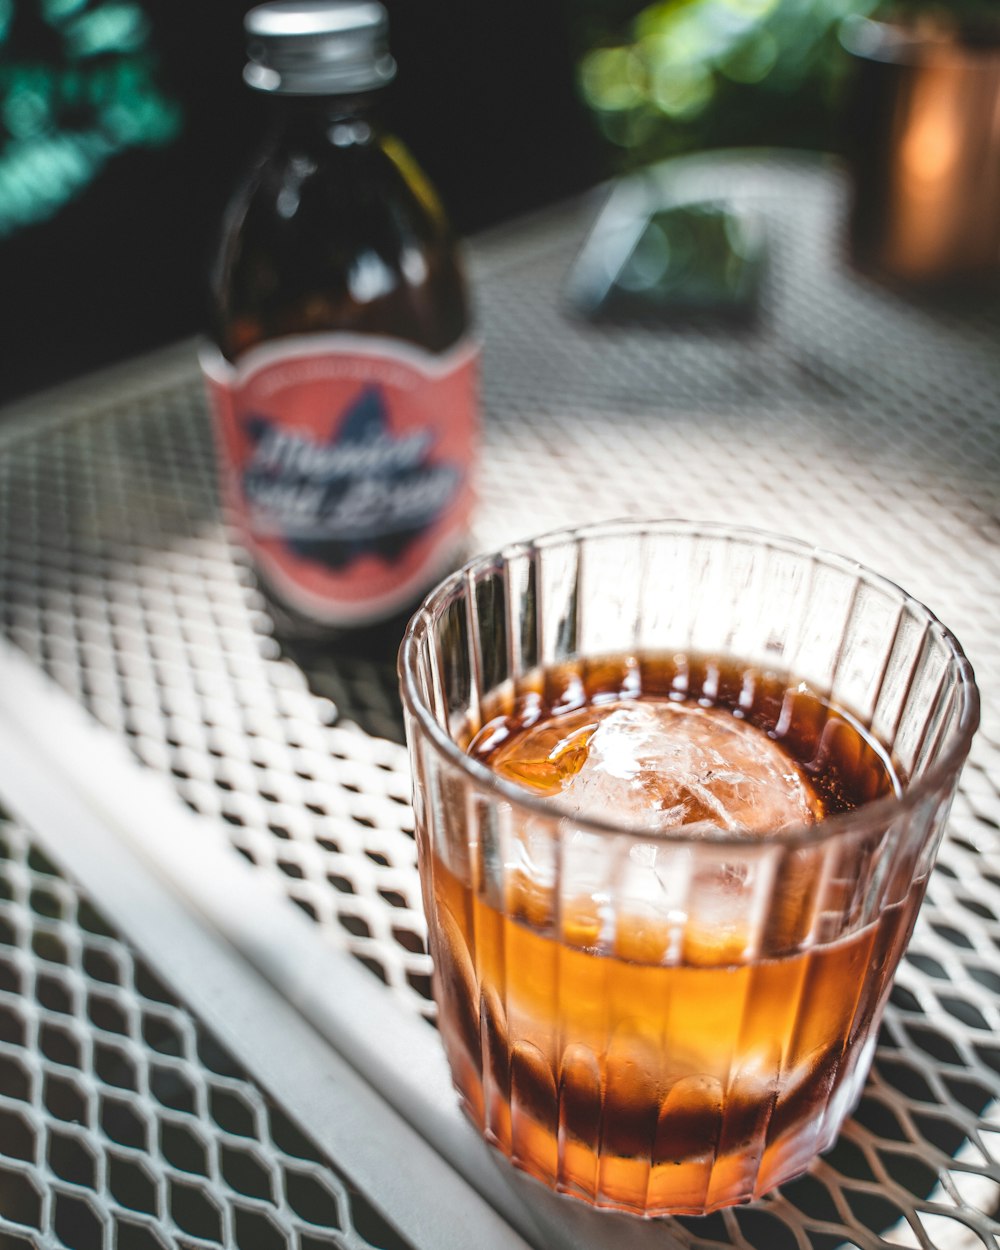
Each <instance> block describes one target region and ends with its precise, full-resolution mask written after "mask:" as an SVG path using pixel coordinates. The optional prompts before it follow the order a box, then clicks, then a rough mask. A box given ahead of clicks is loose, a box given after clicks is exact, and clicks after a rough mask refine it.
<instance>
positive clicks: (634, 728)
mask: <svg viewBox="0 0 1000 1250" xmlns="http://www.w3.org/2000/svg"><path fill="white" fill-rule="evenodd" d="M539 728H540V729H542V733H541V734H540V735H538V739H537V741H536V740H534V735H532V734H530V733H529V734H528V735H527V737H526V738H525V739H522V740H521V742H519V744H518V747H517V750H516V752H514V753H512V757H511V758H509V759H504V760H501V759H500V758H497V759H496V760H495V761H494V766H495V767H497V766H499V767H500V769H501V771H503V772H505V773H507V775H508V776H510V777H511V778H512V779H516V780H520V781H522V782H527V783H528V784H532V783H534V788H536V789H539V790H541V791H542V792H543V793H547V794H558V795H560V797H561V799H562V800H563V802H564V803H567V802H568V803H569V805H570V807H571V809H572V811H573V812H574V813H575V814H577V815H581V816H592V817H596V818H601V817H609V816H610V817H612V818H614V819H621V818H622V817H624V818H626V819H628V820H630V821H632V822H633V823H635V824H638V825H640V826H642V827H645V828H648V829H650V830H656V831H660V832H665V831H668V830H671V829H676V828H679V827H681V826H682V825H697V824H703V825H707V826H708V825H710V826H714V827H716V828H722V829H729V830H744V831H748V832H753V833H767V832H774V831H777V830H780V829H787V828H790V827H792V826H795V825H800V824H809V823H811V822H812V821H814V820H816V819H818V818H819V817H820V816H821V815H822V804H821V802H820V800H819V799H818V797H817V795H816V794H815V792H814V790H813V788H812V786H811V785H810V783H809V781H808V779H807V777H806V776H805V775H804V773H803V772H802V770H801V769H800V768H799V766H798V764H797V763H796V762H795V760H794V759H792V757H791V756H790V755H788V754H787V753H786V751H785V750H784V749H783V748H782V747H781V746H780V745H779V744H778V743H777V742H775V741H773V740H772V739H770V738H769V737H768V736H767V735H766V734H765V733H764V732H763V731H762V730H760V729H758V728H757V727H756V726H754V725H751V724H749V723H748V722H747V721H744V720H740V719H738V718H737V717H735V716H733V714H732V713H731V712H730V711H728V710H726V709H724V708H718V707H702V706H700V705H698V704H693V703H673V702H667V701H663V702H656V703H654V702H651V701H649V702H647V701H641V700H632V701H619V702H616V703H611V704H604V705H602V706H600V707H590V708H586V709H581V710H580V711H578V712H574V713H570V714H566V715H563V716H560V717H558V718H553V719H552V720H550V721H548V722H547V723H546V724H545V726H544V728H543V727H541V726H540V727H539ZM514 755H516V758H513V756H514Z"/></svg>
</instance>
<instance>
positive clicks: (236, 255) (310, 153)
mask: <svg viewBox="0 0 1000 1250" xmlns="http://www.w3.org/2000/svg"><path fill="white" fill-rule="evenodd" d="M341 124H342V125H345V124H346V123H341ZM351 124H352V126H354V127H355V128H357V127H358V126H359V125H361V123H358V122H354V123H351ZM337 140H338V134H337V130H336V125H334V126H332V127H329V128H328V129H327V130H326V132H325V133H324V134H322V135H317V134H316V133H315V132H312V131H310V132H304V133H303V132H292V133H285V134H284V135H282V136H281V137H280V138H279V139H277V140H274V139H272V141H271V143H270V145H269V146H268V148H267V150H266V151H265V153H264V154H263V157H262V159H260V160H259V161H258V162H257V164H256V166H255V168H254V170H253V172H252V173H251V175H250V176H249V178H248V179H247V180H246V182H245V183H244V185H243V187H242V188H241V189H240V191H239V192H238V193H237V195H236V196H235V197H234V200H233V202H232V204H231V206H230V210H229V213H228V214H227V219H226V222H225V227H224V233H223V239H222V243H221V246H220V249H219V253H218V257H217V261H216V265H215V268H214V272H213V278H212V301H211V303H212V307H211V317H212V322H213V327H212V328H213V336H214V337H215V338H216V339H217V341H218V342H219V345H220V347H222V350H223V354H224V355H227V356H230V357H231V358H232V356H233V355H234V354H235V353H238V352H239V351H240V350H242V349H244V348H245V347H246V346H249V345H252V343H253V342H260V341H263V340H266V339H268V338H270V337H275V336H277V335H281V334H292V333H295V334H301V333H308V332H310V331H330V330H338V329H344V330H351V331H354V332H360V333H373V334H374V333H378V334H383V335H388V336H390V337H398V338H401V339H404V340H406V341H409V342H411V343H416V344H418V345H420V346H424V347H427V348H429V349H430V350H433V351H441V350H444V349H446V348H447V347H449V346H451V345H452V344H453V343H454V342H455V341H457V340H458V338H460V337H461V335H462V333H463V332H464V330H465V328H466V324H467V320H468V311H467V299H466V291H465V284H464V277H463V274H462V268H461V261H460V258H459V255H458V252H457V248H456V245H455V242H454V239H453V236H452V233H451V230H450V228H449V225H448V223H447V220H446V218H445V216H444V213H443V212H442V210H441V208H440V204H439V202H438V200H437V197H436V195H435V194H434V192H433V190H432V188H431V186H430V184H429V183H428V181H427V180H426V178H425V177H424V176H423V174H422V173H421V172H420V170H419V167H418V166H417V165H416V164H415V163H414V162H413V161H412V158H410V157H409V155H408V153H407V152H406V149H405V148H404V147H403V145H402V144H401V143H400V142H399V141H398V140H397V139H395V138H394V137H392V136H391V135H386V134H384V133H381V132H378V131H376V130H374V129H372V130H371V131H370V132H369V133H367V134H364V133H362V134H358V133H355V134H353V135H351V134H342V135H340V142H338V141H337Z"/></svg>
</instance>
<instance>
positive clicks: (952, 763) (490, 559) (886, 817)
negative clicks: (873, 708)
mask: <svg viewBox="0 0 1000 1250" xmlns="http://www.w3.org/2000/svg"><path fill="white" fill-rule="evenodd" d="M664 532H667V533H675V534H689V535H695V536H699V535H700V536H703V537H706V538H716V539H721V538H728V539H738V540H742V541H744V542H748V543H753V544H754V545H756V546H758V547H764V548H769V549H771V550H777V551H785V552H788V553H790V554H792V555H799V556H809V557H810V558H812V559H814V560H817V559H818V560H820V561H821V562H823V563H825V564H826V565H827V566H828V567H833V568H839V569H841V570H843V571H844V572H847V573H850V574H852V575H853V576H855V577H858V576H860V577H862V578H864V579H865V580H867V581H868V582H869V583H870V584H874V585H878V586H881V587H882V588H883V589H885V590H888V591H890V592H892V594H893V595H894V597H898V600H899V606H900V609H902V608H904V607H906V606H909V607H911V608H912V609H916V610H917V611H918V612H919V613H920V614H922V616H923V618H924V621H925V623H926V626H927V628H928V629H930V630H934V631H935V632H936V633H937V635H938V637H939V638H940V639H941V641H942V642H944V644H945V645H946V647H947V648H948V650H949V651H950V653H951V660H952V663H953V664H954V666H955V667H956V669H957V677H958V689H959V695H960V698H961V707H960V709H959V718H958V724H957V727H956V731H955V734H954V741H953V742H951V743H949V745H948V747H947V748H946V749H945V751H944V752H943V754H942V756H941V758H940V759H939V760H936V761H935V763H934V764H933V765H932V766H931V767H930V768H929V769H928V770H927V771H926V773H924V775H923V776H921V777H919V778H918V779H917V780H916V781H915V782H912V783H911V784H908V785H907V786H906V787H905V788H904V790H903V793H902V794H900V795H896V794H891V795H886V796H883V797H882V798H879V799H875V800H873V801H872V802H870V803H865V804H863V805H862V806H860V807H856V808H854V809H852V810H851V811H848V812H840V813H837V814H835V815H832V816H827V817H825V818H824V819H822V820H818V821H814V822H812V823H811V824H807V825H806V824H800V825H793V826H791V827H789V828H787V829H781V830H777V831H774V832H756V833H755V832H752V831H750V830H746V831H741V830H735V831H734V830H730V829H720V828H716V827H714V826H712V827H706V826H704V825H690V826H684V825H681V826H680V827H678V828H675V829H668V830H664V831H658V830H657V829H655V828H650V826H649V825H637V824H635V823H633V822H629V821H627V820H613V819H604V818H601V817H597V816H584V815H580V814H578V813H575V812H572V811H570V810H568V808H567V807H566V806H565V805H563V804H562V803H560V801H559V796H543V795H536V794H533V793H532V792H531V791H530V790H528V789H527V788H525V787H522V786H519V785H517V784H516V783H515V782H512V781H508V780H507V779H506V778H504V777H501V776H499V775H498V774H497V773H495V772H493V770H492V769H490V768H488V767H487V766H486V765H485V764H482V763H480V762H479V761H478V760H476V759H473V757H472V756H471V755H469V754H468V753H467V752H466V751H464V750H462V748H461V747H459V746H458V744H457V743H456V742H455V741H454V740H453V739H452V738H451V737H450V735H449V734H448V733H447V732H446V731H445V730H444V728H442V726H441V725H439V724H438V722H437V720H436V719H435V717H434V715H433V712H432V710H431V708H430V707H429V706H428V705H427V703H425V701H424V700H423V699H422V698H421V695H420V691H419V690H418V688H417V682H416V659H417V651H418V649H419V647H420V644H421V642H422V640H423V639H424V638H425V637H426V635H427V633H428V631H429V629H430V626H431V624H432V622H433V620H434V619H435V617H436V616H437V615H438V614H439V613H440V612H441V610H442V609H443V608H444V607H446V606H447V605H448V604H449V603H451V602H453V601H454V600H455V599H456V598H457V597H458V595H459V593H460V592H461V590H462V589H464V588H468V587H470V586H471V585H473V580H472V579H473V577H474V576H475V574H476V573H483V572H487V571H495V570H499V569H501V568H503V567H504V565H505V564H506V563H508V562H509V560H510V559H511V558H513V557H514V556H518V555H530V554H531V553H532V552H537V551H542V550H545V549H546V548H552V547H557V546H560V545H566V544H569V543H572V544H579V543H580V542H581V541H584V540H587V539H597V538H603V537H608V536H618V537H627V536H633V537H640V536H642V535H646V534H656V533H664ZM581 658H586V657H581ZM736 658H738V657H736ZM397 672H398V675H399V683H400V693H401V695H402V698H403V702H404V704H405V706H406V708H407V710H408V711H409V713H410V715H411V716H412V717H413V718H414V720H415V721H416V723H417V725H418V726H419V727H420V730H421V731H422V732H423V734H424V735H425V736H426V738H427V739H428V740H429V741H430V743H431V744H432V745H433V747H434V748H435V750H436V752H437V754H438V755H439V756H440V757H441V758H442V759H443V760H444V761H445V762H446V763H447V764H448V765H450V766H451V767H452V768H454V769H457V770H458V772H459V773H461V774H463V775H464V776H465V778H466V779H467V780H468V781H469V782H471V783H472V784H473V786H474V787H475V789H476V790H477V791H478V792H479V793H481V794H483V795H484V796H487V797H489V798H492V799H494V800H495V799H498V798H499V799H503V800H504V801H505V802H507V803H509V804H511V806H512V807H513V808H514V809H516V810H521V811H524V812H526V813H527V814H530V815H533V816H541V817H543V818H545V819H546V820H548V821H556V822H558V823H559V824H561V825H565V824H571V825H572V827H573V829H574V830H580V831H581V832H584V833H589V834H594V835H597V836H601V837H629V838H633V839H637V840H641V841H643V842H657V841H662V842H663V843H664V844H674V845H677V844H681V845H696V844H701V845H704V844H712V845H717V846H732V847H734V848H735V847H742V848H743V849H744V850H745V849H746V848H747V847H748V846H752V845H758V846H761V845H780V846H787V847H799V846H808V845H813V844H817V843H822V842H827V841H830V840H833V839H835V838H837V837H839V836H841V835H842V834H847V833H849V832H850V833H864V832H867V831H870V830H878V829H880V828H885V827H886V826H887V825H888V824H890V823H891V822H892V821H894V820H897V819H898V818H899V817H900V816H902V815H904V814H906V813H908V812H910V811H912V810H913V809H914V808H916V807H918V806H919V805H920V803H921V802H923V801H924V799H926V798H927V797H928V795H930V794H933V793H934V792H935V791H936V790H939V789H941V788H942V786H944V785H945V784H946V782H947V780H948V778H949V777H950V776H955V777H957V775H958V773H959V772H960V770H961V768H962V765H963V764H964V762H965V759H966V757H967V756H968V753H969V748H970V746H971V744H972V739H973V737H974V735H975V733H976V730H977V729H978V727H979V707H980V699H979V688H978V686H977V685H976V679H975V673H974V671H973V668H972V664H971V662H970V661H969V659H968V657H967V656H966V654H965V652H964V650H963V649H962V646H961V644H960V643H959V641H958V639H957V638H956V637H955V635H954V634H953V633H952V632H951V630H950V629H948V628H947V626H945V625H944V624H943V623H942V622H941V621H940V620H939V618H938V617H937V616H936V615H935V614H934V613H933V612H932V611H931V610H930V608H928V607H927V606H926V605H925V604H923V603H921V602H920V600H919V599H915V598H914V597H913V596H912V595H911V594H909V593H908V592H907V591H905V590H904V589H903V588H902V587H901V586H900V585H898V584H897V583H896V582H894V581H892V580H891V579H890V578H888V577H885V576H883V575H882V574H881V573H876V572H874V570H872V569H869V568H868V567H866V566H865V565H863V564H861V563H859V562H858V561H857V560H851V559H849V558H848V557H846V556H841V555H838V554H837V553H836V552H832V551H828V550H827V549H825V548H823V547H819V546H816V545H814V544H812V543H808V542H805V541H803V540H801V539H797V538H788V537H786V536H784V535H781V534H775V533H773V532H770V531H768V530H762V529H757V528H754V527H752V526H739V525H728V524H726V523H725V522H714V521H709V522H700V521H691V520H684V519H681V518H662V519H661V518H622V519H620V520H612V521H604V522H596V523H591V524H586V525H580V526H566V527H563V528H561V529H558V530H552V531H550V532H548V533H545V534H541V535H539V536H537V537H535V538H528V539H523V540H519V541H516V542H512V543H508V544H506V545H505V546H503V547H501V548H500V549H499V550H497V551H494V552H489V553H486V554H482V555H478V556H475V557H473V558H472V559H470V560H468V561H467V562H466V563H465V564H463V565H462V567H461V568H459V569H456V570H455V571H454V572H453V573H451V574H449V575H448V576H447V577H446V578H444V580H443V581H441V582H440V583H439V584H438V585H437V586H436V587H434V589H433V590H431V591H430V592H429V593H428V595H427V596H426V598H425V599H424V601H423V603H422V604H421V605H420V607H419V608H418V609H417V611H416V612H415V613H414V615H413V616H412V617H411V619H410V621H409V624H408V625H407V628H406V632H405V634H404V635H403V640H402V642H401V643H400V647H399V653H398V657H397ZM844 710H845V711H846V712H851V709H850V708H845V709H844ZM852 715H853V713H852ZM859 723H860V724H862V725H864V723H865V722H864V721H863V720H860V719H859Z"/></svg>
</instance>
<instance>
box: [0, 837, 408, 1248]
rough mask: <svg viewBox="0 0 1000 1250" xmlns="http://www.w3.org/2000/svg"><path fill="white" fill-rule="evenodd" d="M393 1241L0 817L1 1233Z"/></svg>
mask: <svg viewBox="0 0 1000 1250" xmlns="http://www.w3.org/2000/svg"><path fill="white" fill-rule="evenodd" d="M39 1236H40V1237H41V1238H42V1239H43V1244H45V1245H46V1246H48V1245H54V1244H56V1243H58V1244H60V1245H63V1246H68V1247H71V1248H72V1250H103V1248H104V1247H107V1248H108V1250H110V1248H111V1247H117V1248H118V1250H125V1248H126V1247H128V1248H130V1250H155V1248H156V1247H166V1246H178V1247H180V1246H183V1247H192V1248H193V1247H196V1246H197V1247H209V1246H220V1245H222V1246H227V1247H239V1250H271V1248H273V1250H284V1248H285V1247H289V1248H294V1250H322V1248H323V1247H337V1248H338V1250H345V1248H346V1247H351V1248H352V1250H367V1248H368V1247H371V1246H375V1247H383V1248H385V1250H405V1246H406V1243H405V1242H404V1241H402V1240H401V1239H400V1237H399V1236H398V1235H397V1234H396V1233H394V1232H393V1230H392V1229H390V1228H389V1227H388V1226H387V1225H386V1224H385V1223H384V1221H383V1220H382V1219H381V1217H380V1216H379V1215H378V1214H377V1212H376V1211H375V1210H374V1208H373V1207H372V1206H371V1205H370V1203H369V1202H368V1201H367V1199H366V1198H364V1196H363V1195H362V1194H360V1193H359V1192H358V1191H357V1190H355V1189H353V1188H352V1187H351V1186H350V1184H349V1183H348V1182H347V1181H346V1180H345V1179H344V1178H343V1177H342V1176H340V1175H339V1174H338V1172H337V1171H336V1170H335V1169H334V1168H333V1166H332V1165H331V1164H330V1162H329V1161H328V1160H326V1159H325V1158H324V1157H323V1155H322V1154H321V1153H319V1151H318V1150H317V1148H316V1147H315V1146H314V1145H313V1144H312V1143H311V1142H310V1141H309V1140H308V1138H306V1137H305V1136H304V1135H303V1134H302V1133H301V1132H300V1131H299V1130H298V1129H297V1128H296V1127H295V1125H294V1124H293V1123H292V1121H291V1120H290V1119H289V1118H288V1117H287V1116H286V1115H285V1113H284V1112H283V1111H282V1110H281V1108H280V1107H278V1106H277V1105H276V1104H275V1103H274V1102H273V1101H272V1100H271V1099H270V1098H269V1097H268V1096H267V1095H266V1094H265V1093H264V1092H263V1091H262V1090H261V1089H259V1088H258V1087H257V1086H256V1085H255V1084H254V1082H253V1081H252V1080H251V1078H250V1077H249V1076H248V1075H247V1073H246V1072H244V1071H243V1070H242V1069H241V1068H240V1066H239V1065H238V1064H237V1063H236V1062H235V1061H234V1060H233V1059H232V1058H231V1057H230V1056H229V1055H228V1054H227V1053H226V1051H225V1050H224V1049H223V1048H222V1047H221V1046H220V1045H219V1044H218V1043H217V1042H216V1041H215V1040H214V1038H213V1037H212V1035H211V1033H210V1032H208V1031H207V1030H206V1029H205V1028H204V1027H203V1026H202V1025H201V1024H199V1022H198V1021H197V1020H196V1019H195V1018H194V1017H193V1016H192V1015H191V1014H190V1013H189V1012H188V1011H187V1010H185V1008H184V1007H183V1005H182V1004H181V1003H179V1002H178V1001H177V999H176V998H175V997H174V996H173V994H171V993H170V991H169V990H167V989H166V988H165V987H164V985H163V984H162V982H161V981H160V980H159V979H158V978H157V977H156V976H155V975H154V973H153V972H152V971H151V969H150V968H149V967H148V966H147V965H146V964H145V963H144V962H143V960H142V959H140V958H139V957H138V956H136V955H135V954H134V953H133V952H132V951H131V950H130V948H129V947H128V946H127V945H126V944H125V943H124V942H123V941H122V939H121V938H120V937H119V936H118V935H117V934H116V933H115V931H114V929H113V928H112V927H110V926H109V925H108V924H107V922H106V921H105V920H104V918H103V917H102V916H101V915H100V914H99V913H98V912H97V911H96V910H95V909H94V908H93V907H92V906H91V905H90V903H89V902H88V901H87V899H86V898H85V897H84V896H82V895H81V894H80V892H79V891H78V890H76V889H75V888H74V887H73V886H72V885H71V884H70V883H69V882H68V881H66V880H65V879H64V878H63V877H61V876H60V875H59V873H58V872H57V871H56V869H55V868H54V867H53V865H52V864H51V863H50V862H49V861H48V860H47V859H46V858H45V856H44V855H43V854H42V853H41V852H40V851H39V850H38V848H37V846H35V845H34V844H33V843H32V841H31V839H30V838H29V836H28V834H27V833H26V831H25V830H24V829H23V828H22V827H20V826H19V825H17V824H15V823H13V822H11V821H10V820H8V819H6V818H0V1246H2V1247H3V1250H15V1248H16V1247H27V1246H28V1245H31V1244H36V1245H37V1244H38V1241H37V1239H38V1237H39Z"/></svg>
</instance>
